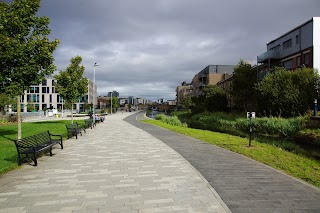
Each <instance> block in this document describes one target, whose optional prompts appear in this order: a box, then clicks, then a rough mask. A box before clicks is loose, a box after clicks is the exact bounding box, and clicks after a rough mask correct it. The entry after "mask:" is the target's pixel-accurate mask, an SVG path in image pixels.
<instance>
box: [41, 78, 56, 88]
mask: <svg viewBox="0 0 320 213" xmlns="http://www.w3.org/2000/svg"><path fill="white" fill-rule="evenodd" d="M47 81H48V80H47V79H45V80H43V81H42V86H47ZM51 85H52V86H54V79H52V84H51Z"/></svg>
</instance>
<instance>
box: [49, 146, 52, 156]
mask: <svg viewBox="0 0 320 213" xmlns="http://www.w3.org/2000/svg"><path fill="white" fill-rule="evenodd" d="M49 152H50V156H52V147H51V148H50V149H49Z"/></svg>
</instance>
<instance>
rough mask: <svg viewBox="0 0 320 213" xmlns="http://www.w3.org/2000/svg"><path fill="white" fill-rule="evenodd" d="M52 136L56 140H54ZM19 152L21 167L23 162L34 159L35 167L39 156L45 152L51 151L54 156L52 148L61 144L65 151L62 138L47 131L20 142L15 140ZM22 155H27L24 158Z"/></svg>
mask: <svg viewBox="0 0 320 213" xmlns="http://www.w3.org/2000/svg"><path fill="white" fill-rule="evenodd" d="M52 136H53V137H54V138H55V139H54V138H52ZM14 143H15V144H16V148H17V151H18V164H19V166H21V163H22V160H24V159H28V158H29V159H32V160H33V162H34V165H35V166H37V165H38V162H37V154H39V153H40V152H44V151H49V152H50V156H52V146H53V145H55V144H60V146H61V149H63V143H62V136H61V135H53V134H51V133H50V132H49V131H45V132H42V133H39V134H36V135H32V136H29V137H26V138H22V139H19V140H14ZM22 155H25V156H24V157H22Z"/></svg>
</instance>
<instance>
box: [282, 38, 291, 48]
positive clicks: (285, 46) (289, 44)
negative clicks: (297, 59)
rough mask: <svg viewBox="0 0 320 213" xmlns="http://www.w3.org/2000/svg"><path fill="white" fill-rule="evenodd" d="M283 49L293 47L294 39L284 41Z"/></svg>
mask: <svg viewBox="0 0 320 213" xmlns="http://www.w3.org/2000/svg"><path fill="white" fill-rule="evenodd" d="M282 46H283V50H286V49H289V48H291V47H292V39H289V40H288V41H285V42H283V45H282Z"/></svg>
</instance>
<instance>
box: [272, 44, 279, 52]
mask: <svg viewBox="0 0 320 213" xmlns="http://www.w3.org/2000/svg"><path fill="white" fill-rule="evenodd" d="M270 50H271V51H277V50H280V44H278V45H277V46H275V47H272V48H271V49H270Z"/></svg>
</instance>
